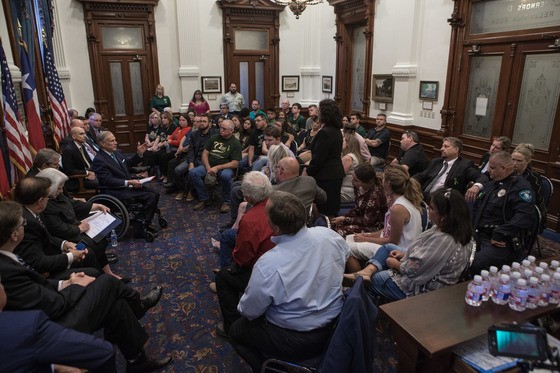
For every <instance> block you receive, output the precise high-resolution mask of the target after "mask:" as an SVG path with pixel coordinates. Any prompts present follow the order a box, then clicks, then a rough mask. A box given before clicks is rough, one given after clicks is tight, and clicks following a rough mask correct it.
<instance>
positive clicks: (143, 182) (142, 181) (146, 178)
mask: <svg viewBox="0 0 560 373" xmlns="http://www.w3.org/2000/svg"><path fill="white" fill-rule="evenodd" d="M154 178H155V176H148V177H145V178H143V179H140V180H138V181H139V182H141V183H142V184H145V183H147V182H148V181H152V180H154Z"/></svg>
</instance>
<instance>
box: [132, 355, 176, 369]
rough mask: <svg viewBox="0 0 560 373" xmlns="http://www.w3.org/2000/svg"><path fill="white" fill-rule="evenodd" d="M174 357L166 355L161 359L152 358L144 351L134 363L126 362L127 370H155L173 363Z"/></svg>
mask: <svg viewBox="0 0 560 373" xmlns="http://www.w3.org/2000/svg"><path fill="white" fill-rule="evenodd" d="M172 361H173V358H172V357H171V356H165V357H163V358H161V359H151V358H149V357H148V356H146V353H145V352H142V354H141V355H140V357H139V358H138V359H136V360H135V361H134V362H133V363H130V362H128V363H127V364H126V371H127V372H155V371H158V370H161V369H163V368H165V367H166V366H168V365H169V364H171V362H172Z"/></svg>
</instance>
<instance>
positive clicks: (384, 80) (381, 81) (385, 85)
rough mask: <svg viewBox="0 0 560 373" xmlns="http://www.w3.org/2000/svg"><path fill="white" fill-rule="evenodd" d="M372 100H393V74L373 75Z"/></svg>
mask: <svg viewBox="0 0 560 373" xmlns="http://www.w3.org/2000/svg"><path fill="white" fill-rule="evenodd" d="M372 90H373V95H372V96H373V100H374V101H378V102H393V76H392V75H374V76H373V88H372Z"/></svg>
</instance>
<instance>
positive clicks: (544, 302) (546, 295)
mask: <svg viewBox="0 0 560 373" xmlns="http://www.w3.org/2000/svg"><path fill="white" fill-rule="evenodd" d="M540 285H541V296H540V297H539V302H538V303H537V304H538V305H539V306H541V307H545V306H548V302H549V300H550V296H551V293H552V289H551V287H550V276H549V275H546V274H544V275H542V276H541V282H540Z"/></svg>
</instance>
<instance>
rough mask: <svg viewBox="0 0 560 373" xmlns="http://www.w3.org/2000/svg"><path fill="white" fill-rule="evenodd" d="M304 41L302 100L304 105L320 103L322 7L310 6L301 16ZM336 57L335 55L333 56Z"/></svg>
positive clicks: (301, 83)
mask: <svg viewBox="0 0 560 373" xmlns="http://www.w3.org/2000/svg"><path fill="white" fill-rule="evenodd" d="M295 22H301V23H302V24H301V25H300V26H301V35H302V39H303V43H302V49H303V50H302V53H301V55H302V57H301V64H302V65H301V82H300V91H301V100H300V102H299V103H300V104H301V105H302V106H304V107H305V106H309V105H310V104H318V103H319V101H320V100H321V97H322V96H321V61H320V60H321V50H320V48H321V43H320V40H321V29H322V28H321V8H320V7H319V6H318V5H317V6H308V7H307V8H306V9H305V11H304V12H303V13H302V15H301V16H300V18H299V20H297V21H295ZM333 58H334V56H333Z"/></svg>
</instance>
